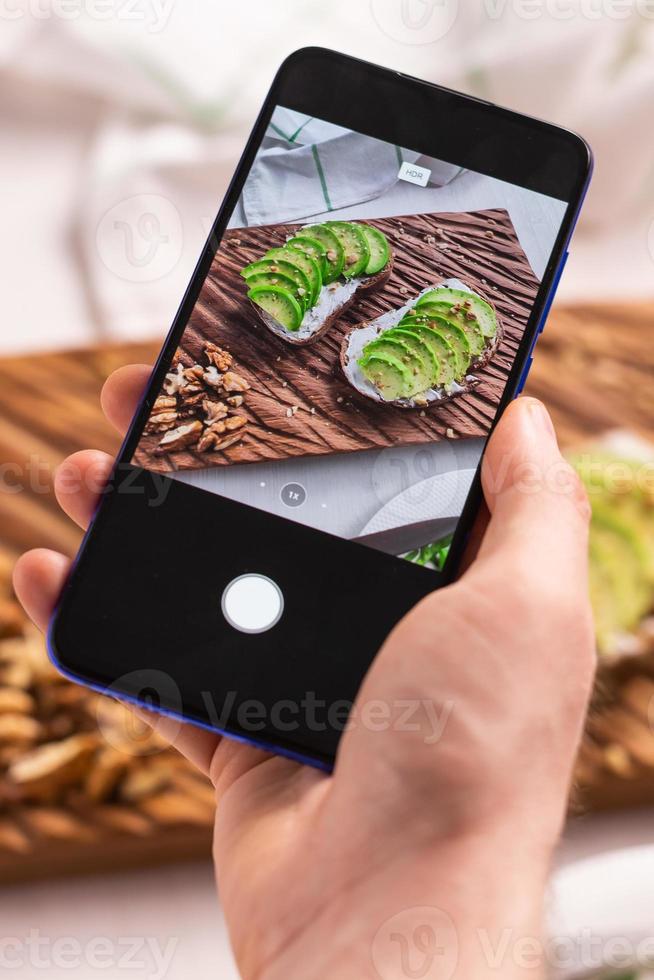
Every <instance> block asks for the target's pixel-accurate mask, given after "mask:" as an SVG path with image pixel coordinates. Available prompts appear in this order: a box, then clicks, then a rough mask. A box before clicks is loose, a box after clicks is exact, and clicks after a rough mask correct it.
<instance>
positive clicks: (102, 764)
mask: <svg viewBox="0 0 654 980" xmlns="http://www.w3.org/2000/svg"><path fill="white" fill-rule="evenodd" d="M129 761H130V758H129V756H128V755H125V753H124V752H118V751H117V750H116V749H113V748H110V747H107V748H105V749H102V751H101V752H99V753H98V754H97V755H96V757H95V758H94V760H93V765H92V767H91V769H90V770H89V772H88V774H87V776H86V780H85V783H84V792H85V794H86V796H87V797H88V799H90V800H92V801H93V802H94V803H97V802H99V801H100V800H106V799H107V798H108V797H109V796H110V795H111V793H113V791H114V789H115V788H116V785H117V784H118V781H119V780H120V778H121V776H122V775H123V773H124V772H125V770H126V769H127V766H128V764H129Z"/></svg>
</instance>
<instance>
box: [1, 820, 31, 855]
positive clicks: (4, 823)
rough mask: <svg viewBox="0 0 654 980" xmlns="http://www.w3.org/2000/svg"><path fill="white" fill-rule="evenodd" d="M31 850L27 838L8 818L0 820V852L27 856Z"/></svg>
mask: <svg viewBox="0 0 654 980" xmlns="http://www.w3.org/2000/svg"><path fill="white" fill-rule="evenodd" d="M31 849H32V845H31V844H30V840H29V837H27V835H26V834H25V833H24V832H23V831H22V830H21V829H20V827H18V826H17V825H16V824H15V823H13V822H12V821H11V820H9V819H8V818H3V819H2V820H0V850H3V851H13V852H14V853H15V854H27V853H28V852H29V851H30V850H31Z"/></svg>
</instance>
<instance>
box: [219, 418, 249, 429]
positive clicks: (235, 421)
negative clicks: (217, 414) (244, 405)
mask: <svg viewBox="0 0 654 980" xmlns="http://www.w3.org/2000/svg"><path fill="white" fill-rule="evenodd" d="M246 423H247V419H246V417H245V416H244V415H232V416H231V417H230V418H228V419H225V421H224V422H223V425H224V426H225V428H226V429H227V431H228V432H235V431H236V429H242V428H243V426H244V425H245V424H246Z"/></svg>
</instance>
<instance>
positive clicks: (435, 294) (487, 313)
mask: <svg viewBox="0 0 654 980" xmlns="http://www.w3.org/2000/svg"><path fill="white" fill-rule="evenodd" d="M425 303H451V304H452V306H454V307H459V309H460V310H462V311H463V313H464V314H465V313H474V315H475V316H476V317H477V320H478V322H479V326H480V327H481V332H482V333H483V335H484V337H494V336H495V334H496V333H497V317H496V316H495V311H494V309H493V307H492V306H491V305H490V303H487V302H486V300H484V299H482V298H481V296H477V295H476V294H475V293H470V292H467V291H466V290H463V289H450V288H449V286H440V287H439V288H438V289H432V290H430V291H429V292H428V293H425V294H424V296H421V297H420V299H419V300H418V302H417V304H416V305H417V306H424V305H425ZM456 312H458V310H456Z"/></svg>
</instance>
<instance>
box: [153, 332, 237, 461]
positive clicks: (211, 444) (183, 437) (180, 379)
mask: <svg viewBox="0 0 654 980" xmlns="http://www.w3.org/2000/svg"><path fill="white" fill-rule="evenodd" d="M183 358H184V354H183V352H182V351H181V350H179V349H178V350H177V351H176V353H175V356H174V357H173V362H172V365H171V367H172V370H171V371H170V372H169V373H168V374H167V375H166V379H165V381H164V384H163V393H162V394H161V395H159V397H158V398H157V400H156V401H155V403H154V405H153V407H152V412H151V413H150V418H149V419H148V422H147V425H146V427H145V432H146V433H147V434H149V435H152V434H154V433H162V438H161V440H160V441H159V444H158V445H157V447H156V449H155V452H156V453H157V454H159V455H163V454H165V453H175V452H180V451H181V450H183V449H194V450H196V451H197V452H200V453H204V452H220V451H222V450H223V449H228V448H229V446H233V445H234V444H235V443H237V442H240V440H241V439H242V438H243V433H244V429H245V427H246V425H247V422H248V420H247V417H246V416H245V415H243V414H242V412H240V411H239V409H241V408H242V406H243V404H244V401H245V392H247V391H248V390H249V388H250V385H249V384H248V382H247V381H246V380H245V378H242V377H241V376H240V375H239V374H237V373H236V371H234V370H232V367H233V363H232V355H231V354H229V353H228V352H227V351H226V350H223V349H222V348H221V347H218V346H217V345H216V344H212V343H211V342H207V343H205V345H204V358H205V360H206V362H207V363H206V364H204V365H202V364H192V365H190V367H189V366H186V365H185V363H184V360H183Z"/></svg>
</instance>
